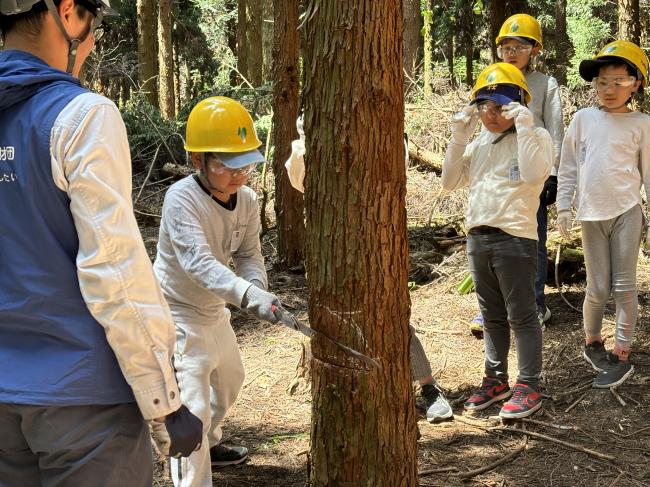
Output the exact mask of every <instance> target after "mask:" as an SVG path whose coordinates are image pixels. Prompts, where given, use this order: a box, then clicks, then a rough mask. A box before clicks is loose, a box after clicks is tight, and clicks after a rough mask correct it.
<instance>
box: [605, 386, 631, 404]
mask: <svg viewBox="0 0 650 487" xmlns="http://www.w3.org/2000/svg"><path fill="white" fill-rule="evenodd" d="M609 392H611V393H612V396H614V398H615V399H616V400H617V401H618V402H619V404H620V405H621V406H623V407H625V406H627V403H626V402H625V401H624V400H623V398H622V397H621V396H619V395H618V392H616V389H615V388H613V387H610V388H609Z"/></svg>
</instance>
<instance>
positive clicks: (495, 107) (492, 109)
mask: <svg viewBox="0 0 650 487" xmlns="http://www.w3.org/2000/svg"><path fill="white" fill-rule="evenodd" d="M476 109H477V110H478V111H479V113H492V114H497V115H499V114H501V110H502V109H503V105H499V104H498V103H494V102H493V101H482V102H481V103H479V104H478V105H477V106H476Z"/></svg>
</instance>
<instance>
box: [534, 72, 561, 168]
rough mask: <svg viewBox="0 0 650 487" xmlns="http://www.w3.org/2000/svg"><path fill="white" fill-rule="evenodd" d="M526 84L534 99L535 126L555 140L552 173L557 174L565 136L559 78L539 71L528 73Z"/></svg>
mask: <svg viewBox="0 0 650 487" xmlns="http://www.w3.org/2000/svg"><path fill="white" fill-rule="evenodd" d="M526 84H528V88H529V89H530V92H531V94H532V95H533V99H532V100H531V102H530V105H529V106H528V108H529V109H530V111H531V112H533V116H534V117H535V126H536V127H541V128H545V129H546V130H548V133H549V134H551V139H552V140H553V156H554V158H553V161H554V165H553V168H552V169H551V174H557V170H558V167H559V165H560V153H561V152H562V139H563V138H564V120H563V117H562V99H561V98H560V87H559V86H558V84H557V80H556V79H555V78H553V77H552V76H548V75H546V74H544V73H540V72H539V71H530V72H528V73H526Z"/></svg>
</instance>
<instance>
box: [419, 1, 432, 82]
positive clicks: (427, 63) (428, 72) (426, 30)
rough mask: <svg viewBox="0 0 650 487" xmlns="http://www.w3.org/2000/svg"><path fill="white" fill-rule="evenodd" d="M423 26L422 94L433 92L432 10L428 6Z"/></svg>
mask: <svg viewBox="0 0 650 487" xmlns="http://www.w3.org/2000/svg"><path fill="white" fill-rule="evenodd" d="M423 23H424V27H423V29H422V42H423V45H424V66H423V70H422V71H423V76H422V77H423V83H424V94H425V95H431V94H432V93H433V88H432V82H433V33H432V31H433V12H432V10H431V9H430V8H429V9H427V10H426V11H425V12H424V18H423Z"/></svg>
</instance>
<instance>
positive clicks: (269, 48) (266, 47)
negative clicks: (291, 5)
mask: <svg viewBox="0 0 650 487" xmlns="http://www.w3.org/2000/svg"><path fill="white" fill-rule="evenodd" d="M273 10H274V8H273V0H264V1H263V3H262V82H263V83H266V82H268V81H269V80H270V79H271V78H272V76H273V35H274V25H275V22H274V20H273ZM295 28H296V29H297V28H298V26H297V25H296V26H295Z"/></svg>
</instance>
